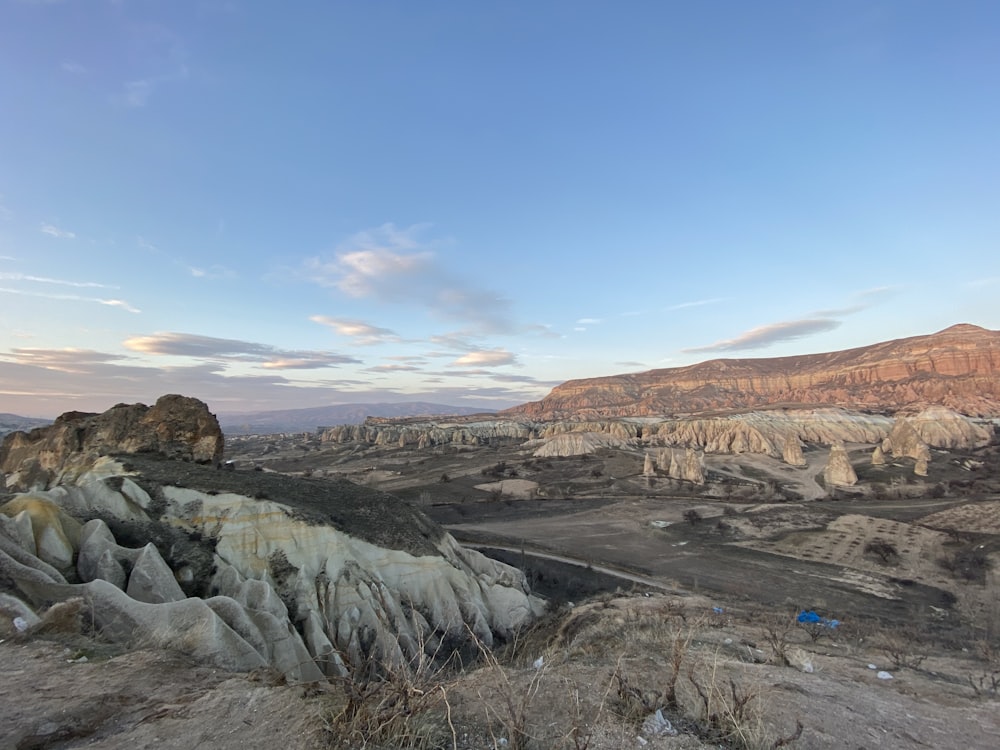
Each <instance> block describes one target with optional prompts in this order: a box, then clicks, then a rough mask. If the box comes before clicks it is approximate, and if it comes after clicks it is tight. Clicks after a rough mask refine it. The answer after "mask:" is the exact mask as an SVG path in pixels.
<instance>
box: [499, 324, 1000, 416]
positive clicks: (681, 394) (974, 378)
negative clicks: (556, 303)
mask: <svg viewBox="0 0 1000 750" xmlns="http://www.w3.org/2000/svg"><path fill="white" fill-rule="evenodd" d="M934 404H938V405H942V406H946V407H948V408H950V409H953V410H955V411H957V412H960V413H962V414H967V415H969V416H980V417H1000V331H990V330H987V329H985V328H980V327H979V326H974V325H969V324H960V325H955V326H952V327H951V328H946V329H945V330H943V331H939V332H937V333H933V334H930V335H926V336H912V337H910V338H904V339H895V340H892V341H885V342H882V343H878V344H872V345H871V346H862V347H858V348H855V349H845V350H843V351H839V352H829V353H826V354H805V355H800V356H794V357H762V358H758V359H713V360H709V361H707V362H701V363H699V364H696V365H690V366H688V367H671V368H667V369H662V370H648V371H646V372H638V373H630V374H626V375H611V376H608V377H600V378H587V379H583V380H570V381H567V382H565V383H563V384H562V385H559V386H556V387H555V388H553V389H552V391H551V393H549V395H548V396H546V397H545V398H543V399H542V400H541V401H534V402H532V403H528V404H523V405H521V406H516V407H514V408H513V409H506V410H504V411H502V412H500V413H499V415H498V416H500V417H501V418H513V419H517V418H522V419H534V420H540V421H552V420H560V419H579V418H585V419H586V418H601V417H641V416H663V415H681V414H698V413H704V412H711V411H728V410H734V409H760V408H767V407H776V406H777V407H780V406H789V407H793V406H820V405H826V406H842V407H845V408H849V409H868V410H873V411H886V412H892V413H895V412H897V411H900V410H907V409H910V410H916V409H920V408H923V407H925V406H930V405H934Z"/></svg>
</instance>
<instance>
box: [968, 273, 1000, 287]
mask: <svg viewBox="0 0 1000 750" xmlns="http://www.w3.org/2000/svg"><path fill="white" fill-rule="evenodd" d="M994 284H1000V276H988V277H987V278H985V279H975V280H974V281H969V282H966V284H965V285H966V286H967V287H972V288H973V289H978V288H980V287H984V286H993V285H994Z"/></svg>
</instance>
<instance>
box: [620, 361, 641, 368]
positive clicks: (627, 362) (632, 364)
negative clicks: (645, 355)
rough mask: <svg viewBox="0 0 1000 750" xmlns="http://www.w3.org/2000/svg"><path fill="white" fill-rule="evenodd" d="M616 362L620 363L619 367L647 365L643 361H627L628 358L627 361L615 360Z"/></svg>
mask: <svg viewBox="0 0 1000 750" xmlns="http://www.w3.org/2000/svg"><path fill="white" fill-rule="evenodd" d="M615 364H616V365H618V366H619V367H645V366H646V365H645V363H643V362H631V361H627V360H626V361H625V362H615Z"/></svg>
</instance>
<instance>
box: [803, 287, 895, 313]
mask: <svg viewBox="0 0 1000 750" xmlns="http://www.w3.org/2000/svg"><path fill="white" fill-rule="evenodd" d="M898 291H899V287H897V286H878V287H874V288H872V289H864V290H862V291H860V292H856V293H855V294H854V295H852V297H851V299H852V300H853V302H852V303H851V304H849V305H846V306H845V307H835V308H831V309H829V310H816V311H815V312H813V313H810V317H815V318H841V317H844V316H847V315H853V314H854V313H859V312H861V311H862V310H867V309H868V308H869V307H873V306H875V305H877V304H879V303H880V302H883V301H885V300H886V299H888V298H889V297H891V296H893V295H894V294H896V293H897V292H898Z"/></svg>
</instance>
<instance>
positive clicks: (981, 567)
mask: <svg viewBox="0 0 1000 750" xmlns="http://www.w3.org/2000/svg"><path fill="white" fill-rule="evenodd" d="M938 564H939V565H940V566H941V567H942V568H944V569H945V570H947V571H948V572H949V573H951V574H952V576H954V577H955V578H957V579H959V580H964V581H969V582H970V583H982V584H985V583H986V574H987V573H988V572H989V570H990V567H991V562H990V558H989V555H987V554H986V550H985V549H984V548H983V547H982V545H979V546H976V547H967V548H965V549H962V550H958V551H956V552H953V553H951V554H950V555H946V556H944V557H942V558H939V559H938Z"/></svg>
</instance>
